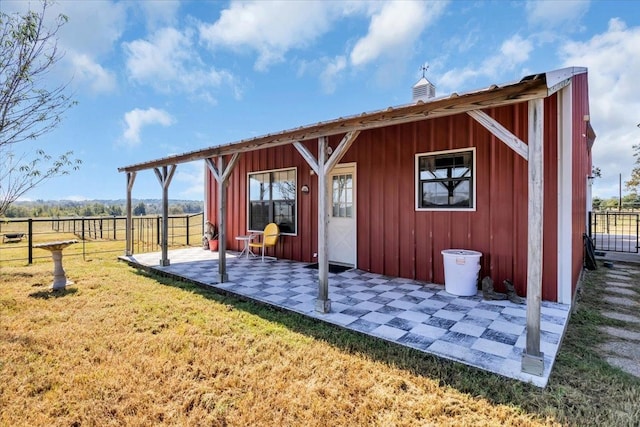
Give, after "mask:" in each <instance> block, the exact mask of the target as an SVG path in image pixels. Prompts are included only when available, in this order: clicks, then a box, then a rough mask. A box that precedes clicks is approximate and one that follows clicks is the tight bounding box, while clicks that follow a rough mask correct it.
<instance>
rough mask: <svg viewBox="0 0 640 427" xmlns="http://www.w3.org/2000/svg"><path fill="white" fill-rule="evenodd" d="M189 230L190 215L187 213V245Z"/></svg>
mask: <svg viewBox="0 0 640 427" xmlns="http://www.w3.org/2000/svg"><path fill="white" fill-rule="evenodd" d="M189 231H191V230H190V229H189V215H187V246H189V234H190V233H189Z"/></svg>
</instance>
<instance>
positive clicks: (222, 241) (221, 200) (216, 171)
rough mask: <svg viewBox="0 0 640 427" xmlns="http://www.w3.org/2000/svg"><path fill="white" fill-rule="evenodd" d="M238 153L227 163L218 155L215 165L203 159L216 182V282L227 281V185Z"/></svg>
mask: <svg viewBox="0 0 640 427" xmlns="http://www.w3.org/2000/svg"><path fill="white" fill-rule="evenodd" d="M239 158H240V155H239V153H234V154H233V156H231V160H230V161H229V164H227V165H226V167H225V164H224V157H223V156H219V157H218V165H217V166H216V165H215V163H213V160H211V159H205V163H206V164H207V166H208V167H209V170H210V171H211V173H212V174H213V177H214V178H215V179H216V182H217V183H218V218H217V221H218V241H219V242H218V282H219V283H224V282H227V281H229V276H228V274H227V185H228V181H229V176H230V175H231V171H233V168H234V167H235V165H236V163H238V159H239Z"/></svg>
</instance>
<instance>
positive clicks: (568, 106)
mask: <svg viewBox="0 0 640 427" xmlns="http://www.w3.org/2000/svg"><path fill="white" fill-rule="evenodd" d="M572 99H573V93H572V85H568V86H565V87H564V88H563V89H561V90H560V92H559V93H558V137H559V140H558V256H557V260H558V261H557V262H558V282H557V287H558V297H557V299H558V302H559V303H561V304H571V297H572V295H571V293H572V292H571V289H572V283H571V278H572V265H573V262H572V260H573V250H572V244H573V242H572V239H571V237H572V234H573V233H572V231H573V225H572V219H573V209H572V208H573V197H572V196H573V179H572V172H573V129H572V128H573V120H572V117H573V106H572Z"/></svg>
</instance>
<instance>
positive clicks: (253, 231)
mask: <svg viewBox="0 0 640 427" xmlns="http://www.w3.org/2000/svg"><path fill="white" fill-rule="evenodd" d="M290 170H292V171H294V172H295V184H296V195H295V215H296V220H295V232H294V233H282V232H281V233H280V234H281V235H282V236H297V235H298V168H297V167H290V168H280V169H265V170H259V171H251V172H247V178H246V182H247V198H246V202H247V224H246V226H247V232H249V233H261V232H263V231H264V229H262V230H252V229H251V228H249V223H250V222H251V221H250V219H251V218H250V215H251V212H250V210H249V209H250V207H251V199H250V197H251V188H250V177H251V175H256V174H259V173H268V172H282V171H290Z"/></svg>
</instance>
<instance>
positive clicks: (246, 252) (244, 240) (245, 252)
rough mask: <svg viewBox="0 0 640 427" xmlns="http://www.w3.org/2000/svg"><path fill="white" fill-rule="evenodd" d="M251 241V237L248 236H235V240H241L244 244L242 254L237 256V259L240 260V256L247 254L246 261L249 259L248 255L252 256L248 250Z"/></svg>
mask: <svg viewBox="0 0 640 427" xmlns="http://www.w3.org/2000/svg"><path fill="white" fill-rule="evenodd" d="M251 239H253V235H248V236H236V240H241V241H243V242H244V248H242V252H240V255H238V258H242V255H244V254H247V259H249V254H251V255H253V256H255V255H254V253H253V252H251V250H250V249H249V242H250V241H251Z"/></svg>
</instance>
